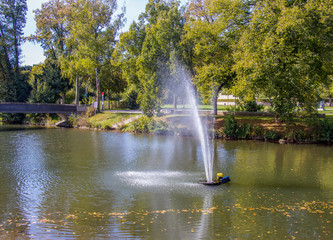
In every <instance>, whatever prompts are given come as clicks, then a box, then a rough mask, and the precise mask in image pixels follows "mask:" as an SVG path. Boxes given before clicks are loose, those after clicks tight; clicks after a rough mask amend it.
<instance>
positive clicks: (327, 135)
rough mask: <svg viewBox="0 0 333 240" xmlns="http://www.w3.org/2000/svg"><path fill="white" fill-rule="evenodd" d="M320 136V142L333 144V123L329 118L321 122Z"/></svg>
mask: <svg viewBox="0 0 333 240" xmlns="http://www.w3.org/2000/svg"><path fill="white" fill-rule="evenodd" d="M319 129H320V136H319V140H320V141H321V142H328V143H331V142H333V122H329V121H328V120H327V118H324V120H321V121H320V126H319Z"/></svg>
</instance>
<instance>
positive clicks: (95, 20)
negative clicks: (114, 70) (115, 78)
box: [62, 0, 125, 111]
mask: <svg viewBox="0 0 333 240" xmlns="http://www.w3.org/2000/svg"><path fill="white" fill-rule="evenodd" d="M70 9H71V11H70V14H69V17H68V21H69V23H68V25H69V32H70V36H69V38H68V39H67V40H66V44H67V47H68V49H70V51H71V52H70V55H71V56H70V57H69V61H68V62H72V63H73V65H72V66H68V68H70V69H71V70H70V69H66V66H67V65H66V64H63V65H62V67H63V70H64V71H67V72H68V73H69V74H70V75H71V78H72V79H74V78H75V79H76V78H77V77H79V76H78V75H82V74H84V75H88V76H90V77H91V78H92V76H94V79H95V83H96V84H95V86H96V100H97V102H98V105H97V106H98V111H100V93H101V90H100V89H101V84H100V82H101V80H104V79H101V77H103V76H105V75H103V74H101V72H103V70H102V69H103V67H111V65H110V61H111V59H110V58H111V56H112V52H113V50H114V46H115V43H116V39H115V38H116V36H117V34H118V30H119V29H120V27H121V26H122V25H123V17H124V11H125V9H123V11H122V13H121V14H119V15H118V16H117V17H116V19H115V20H114V21H112V20H113V17H114V13H115V11H116V9H117V1H116V0H71V1H70ZM69 46H70V47H69ZM65 57H68V56H65ZM83 65H84V66H85V67H84V68H83ZM79 70H80V72H79ZM107 77H109V76H107Z"/></svg>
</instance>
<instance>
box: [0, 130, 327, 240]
mask: <svg viewBox="0 0 333 240" xmlns="http://www.w3.org/2000/svg"><path fill="white" fill-rule="evenodd" d="M214 148H215V159H214V174H216V173H217V172H223V173H224V175H229V176H230V178H231V183H229V184H224V185H220V186H218V187H207V186H203V185H200V184H198V183H197V182H198V180H199V179H204V178H205V172H204V164H203V160H202V157H201V149H200V147H199V143H198V141H197V140H196V139H193V138H181V137H176V136H175V137H174V136H172V137H170V136H147V135H133V134H128V133H111V132H99V131H83V130H76V129H35V128H22V127H19V128H15V127H10V128H9V127H1V129H0V180H1V183H2V184H1V185H0V203H1V205H0V238H2V239H6V238H26V239H55V238H66V239H82V238H98V239H101V238H102V239H103V238H105V239H110V238H129V239H130V238H134V239H216V238H221V239H258V238H259V239H293V238H296V239H305V238H308V239H332V235H331V232H332V222H331V221H332V216H333V192H332V190H333V180H332V173H333V150H332V147H331V146H321V145H279V144H271V143H263V142H240V141H228V142H223V141H216V142H215V144H214Z"/></svg>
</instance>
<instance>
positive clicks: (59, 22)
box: [30, 0, 69, 103]
mask: <svg viewBox="0 0 333 240" xmlns="http://www.w3.org/2000/svg"><path fill="white" fill-rule="evenodd" d="M67 6H68V4H67V3H66V2H65V1H64V0H50V1H48V2H46V3H43V4H42V7H41V9H37V10H35V11H34V13H35V20H36V26H37V30H36V33H35V35H33V36H30V39H31V40H34V41H37V42H39V43H40V44H41V46H42V48H43V49H44V53H45V55H46V58H47V62H49V63H48V68H47V69H49V68H53V71H54V72H57V73H56V74H55V76H58V77H59V80H58V81H57V83H59V86H56V88H57V89H61V90H60V93H59V97H61V103H65V94H66V91H67V90H68V86H69V79H68V78H67V77H65V76H62V75H61V69H60V62H59V61H60V57H61V56H62V55H63V54H65V53H66V52H67V49H66V45H65V40H66V37H68V34H69V31H68V21H67V16H66V13H67V11H68V8H67ZM51 61H52V63H50V62H51ZM57 92H58V91H57Z"/></svg>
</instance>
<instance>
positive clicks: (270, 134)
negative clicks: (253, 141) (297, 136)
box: [264, 130, 281, 140]
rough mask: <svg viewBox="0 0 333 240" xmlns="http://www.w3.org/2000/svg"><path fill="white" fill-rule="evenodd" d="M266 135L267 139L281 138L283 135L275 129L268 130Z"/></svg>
mask: <svg viewBox="0 0 333 240" xmlns="http://www.w3.org/2000/svg"><path fill="white" fill-rule="evenodd" d="M264 137H265V139H266V140H279V139H280V138H281V135H280V134H279V133H278V132H275V131H274V130H267V131H266V132H265V136H264Z"/></svg>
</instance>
